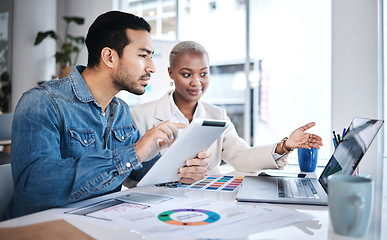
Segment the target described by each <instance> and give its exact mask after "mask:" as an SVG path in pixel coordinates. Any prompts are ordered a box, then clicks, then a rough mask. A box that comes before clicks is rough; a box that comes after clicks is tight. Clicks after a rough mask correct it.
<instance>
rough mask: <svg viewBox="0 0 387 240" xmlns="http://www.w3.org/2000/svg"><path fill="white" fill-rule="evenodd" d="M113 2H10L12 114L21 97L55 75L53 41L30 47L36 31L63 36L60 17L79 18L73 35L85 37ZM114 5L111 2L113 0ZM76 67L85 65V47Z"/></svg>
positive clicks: (67, 0)
mask: <svg viewBox="0 0 387 240" xmlns="http://www.w3.org/2000/svg"><path fill="white" fill-rule="evenodd" d="M113 1H114V0H93V1H89V0H56V1H54V0H34V1H31V0H14V1H13V4H14V5H13V26H12V31H13V40H12V44H13V46H12V51H13V52H12V69H11V77H12V111H13V110H14V109H15V107H16V104H17V102H18V100H19V99H20V97H21V96H22V94H23V93H24V92H25V91H27V90H28V89H30V88H32V87H35V86H36V85H37V83H38V82H40V81H44V80H50V79H51V76H52V75H56V68H57V66H56V64H55V59H54V58H53V55H54V53H55V47H56V45H55V41H53V40H48V39H47V40H45V41H44V42H42V43H41V44H40V45H39V46H34V45H33V43H34V40H35V36H36V34H37V33H38V32H39V31H47V30H51V29H54V30H55V29H57V32H58V33H59V34H63V33H64V24H65V22H64V21H63V20H62V17H63V16H83V17H85V24H84V25H81V26H78V25H72V26H71V33H72V34H73V35H76V36H78V35H84V36H86V33H87V29H88V28H89V26H90V25H91V23H92V22H93V21H94V19H95V18H96V17H97V16H98V15H99V14H101V13H104V12H106V11H109V10H112V8H113ZM114 2H115V1H114ZM77 63H78V64H86V63H87V51H86V48H85V49H83V50H82V52H81V55H80V57H79V59H78V62H77Z"/></svg>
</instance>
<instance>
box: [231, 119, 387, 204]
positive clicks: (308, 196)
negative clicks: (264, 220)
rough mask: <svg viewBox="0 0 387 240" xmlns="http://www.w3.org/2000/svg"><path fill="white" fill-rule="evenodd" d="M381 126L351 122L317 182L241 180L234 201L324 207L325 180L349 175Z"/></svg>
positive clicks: (371, 121) (380, 122)
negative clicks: (340, 175)
mask: <svg viewBox="0 0 387 240" xmlns="http://www.w3.org/2000/svg"><path fill="white" fill-rule="evenodd" d="M383 122H384V121H383V120H376V119H367V118H354V119H353V120H352V122H351V124H350V125H349V127H348V130H347V133H346V134H345V136H344V137H343V141H342V142H341V143H340V144H339V145H338V146H337V148H336V149H335V151H334V152H333V154H332V157H331V158H330V160H329V162H328V164H327V165H326V166H325V168H324V170H323V172H322V173H321V175H320V177H319V178H318V179H317V178H296V177H294V178H292V177H270V176H245V177H244V179H243V183H242V185H241V187H240V189H239V191H238V193H237V196H236V199H237V200H238V201H244V202H266V203H291V204H308V205H328V195H327V192H328V176H329V175H332V174H343V175H352V174H353V172H354V171H355V169H356V167H357V166H358V164H359V163H360V160H361V159H362V157H363V156H364V154H365V152H366V151H367V149H368V148H369V146H370V145H371V143H372V141H373V140H374V138H375V136H376V135H377V133H378V132H379V130H380V128H381V126H382V125H383Z"/></svg>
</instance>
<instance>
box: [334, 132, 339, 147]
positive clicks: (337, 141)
mask: <svg viewBox="0 0 387 240" xmlns="http://www.w3.org/2000/svg"><path fill="white" fill-rule="evenodd" d="M333 137H334V138H335V140H336V143H337V144H339V140H338V139H337V136H336V132H335V131H333Z"/></svg>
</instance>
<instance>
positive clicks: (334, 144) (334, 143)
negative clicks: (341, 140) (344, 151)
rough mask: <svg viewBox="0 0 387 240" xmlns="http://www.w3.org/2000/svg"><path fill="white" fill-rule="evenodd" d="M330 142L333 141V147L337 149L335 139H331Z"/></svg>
mask: <svg viewBox="0 0 387 240" xmlns="http://www.w3.org/2000/svg"><path fill="white" fill-rule="evenodd" d="M332 140H333V146H334V147H335V148H336V147H337V142H336V139H335V138H333V139H332Z"/></svg>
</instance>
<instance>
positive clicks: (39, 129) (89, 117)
mask: <svg viewBox="0 0 387 240" xmlns="http://www.w3.org/2000/svg"><path fill="white" fill-rule="evenodd" d="M84 69H85V67H84V66H76V67H75V68H74V69H73V70H72V72H71V73H70V75H69V76H68V77H67V78H63V79H59V80H52V81H48V82H46V83H44V84H42V85H40V86H38V87H35V88H33V89H31V90H29V91H27V92H26V93H24V94H23V96H22V98H21V99H20V101H19V103H18V105H17V107H16V109H15V112H14V121H13V127H12V148H11V164H12V174H13V181H14V194H13V196H12V199H11V201H10V204H9V207H8V213H7V217H8V218H14V217H19V216H23V215H26V214H30V213H34V212H38V211H42V210H45V209H49V208H53V207H61V206H64V205H67V204H70V203H73V202H76V201H80V200H84V199H87V198H91V197H96V196H100V195H103V194H106V193H110V192H114V191H119V190H120V189H121V185H122V183H123V181H124V180H125V179H126V178H127V177H128V176H129V175H131V176H130V177H131V178H133V179H134V180H139V179H140V178H141V177H143V175H144V174H145V173H146V172H147V171H148V170H149V168H150V167H152V166H153V164H154V162H155V161H156V160H157V159H158V157H159V156H156V157H155V158H154V159H152V160H150V161H148V162H144V163H142V164H141V163H140V161H139V159H138V157H137V154H136V150H135V148H134V144H135V143H136V142H137V141H138V140H139V138H140V133H139V131H138V130H137V129H136V128H135V126H134V124H133V121H132V118H131V115H130V110H129V106H128V105H127V104H125V103H124V102H123V101H122V100H121V99H119V98H116V97H114V98H113V100H112V101H111V102H110V104H109V105H108V107H107V109H106V111H105V114H103V113H102V108H101V107H100V105H99V104H98V103H97V102H96V101H95V99H94V97H93V95H92V94H91V92H90V90H89V88H88V87H87V85H86V82H85V81H84V79H83V78H82V76H81V72H82V71H83V70H84ZM131 173H132V174H131Z"/></svg>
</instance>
